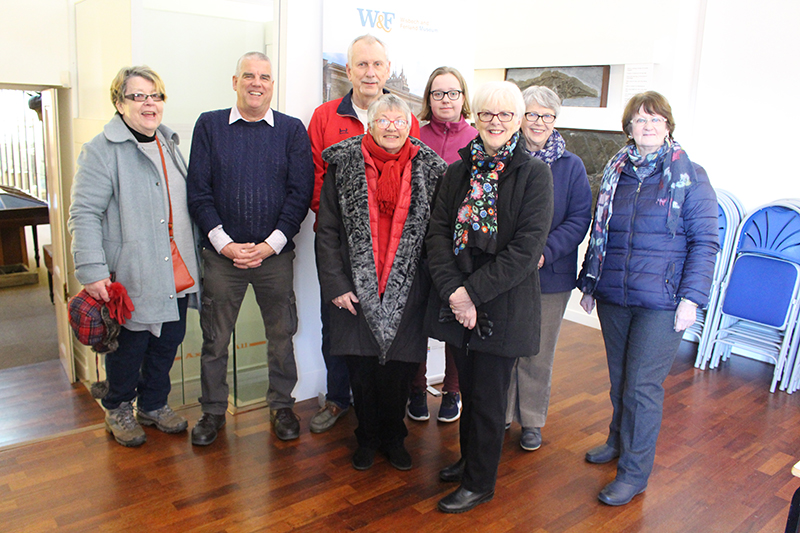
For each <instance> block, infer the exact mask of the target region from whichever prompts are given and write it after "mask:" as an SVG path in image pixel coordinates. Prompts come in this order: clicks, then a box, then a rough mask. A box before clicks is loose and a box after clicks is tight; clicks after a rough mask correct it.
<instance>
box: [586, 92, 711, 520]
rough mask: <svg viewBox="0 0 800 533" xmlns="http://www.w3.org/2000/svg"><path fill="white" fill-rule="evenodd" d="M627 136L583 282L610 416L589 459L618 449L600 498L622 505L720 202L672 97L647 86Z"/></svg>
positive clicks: (635, 487)
mask: <svg viewBox="0 0 800 533" xmlns="http://www.w3.org/2000/svg"><path fill="white" fill-rule="evenodd" d="M622 127H623V130H624V131H625V133H627V134H628V138H629V141H628V144H627V145H626V146H625V147H624V148H622V149H621V150H620V151H619V152H618V153H617V154H616V155H615V156H614V157H612V158H611V160H610V161H609V162H608V164H607V165H606V168H605V170H604V171H603V179H602V182H601V184H600V191H599V194H598V199H597V207H596V211H595V217H594V221H593V223H592V226H591V235H590V238H589V247H588V249H587V251H586V258H585V259H584V264H583V270H582V272H581V275H580V278H579V280H578V287H579V288H580V289H581V291H582V292H583V294H584V295H583V298H582V300H581V306H582V307H583V309H584V310H585V311H586V312H587V313H591V311H592V309H593V308H594V305H595V302H596V303H597V315H598V317H599V318H600V326H601V328H602V330H603V340H604V342H605V346H606V357H607V359H608V372H609V377H610V380H611V392H610V396H611V404H612V406H613V415H612V418H611V424H610V427H609V435H608V439H607V440H606V443H605V444H603V445H601V446H598V447H596V448H593V449H591V450H589V451H588V452H587V453H586V460H587V461H588V462H590V463H607V462H609V461H612V460H614V459H615V458H617V457H619V462H618V463H617V475H616V478H615V479H614V481H612V482H611V483H609V484H608V485H606V487H605V488H604V489H603V490H602V491H601V492H600V494H599V496H598V499H599V500H600V501H601V502H603V503H605V504H608V505H624V504H626V503H628V502H629V501H631V499H633V497H634V496H636V495H637V494H640V493H642V492H644V490H645V489H646V488H647V480H648V478H649V476H650V472H651V471H652V469H653V460H654V458H655V452H656V440H657V439H658V432H659V430H660V428H661V414H662V410H663V402H664V387H663V383H664V380H665V379H666V377H667V375H668V374H669V370H670V368H671V367H672V363H673V361H674V360H675V355H676V353H677V351H678V347H679V346H680V343H681V338H682V337H683V331H684V330H685V329H686V328H687V327H689V326H691V325H692V324H693V323H694V321H695V318H696V310H697V307H698V306H700V307H702V306H705V305H706V304H707V301H708V291H709V288H710V286H711V279H712V276H713V272H714V261H715V256H716V253H717V250H718V248H719V244H718V229H717V202H716V196H715V194H714V189H713V188H712V187H711V184H710V183H709V181H708V177H707V176H706V173H705V171H704V170H703V169H702V168H701V167H699V166H696V165H693V164H692V162H691V161H690V160H689V158H688V156H687V155H686V152H684V151H683V149H681V147H680V145H679V144H678V143H677V142H676V141H675V140H674V139H673V138H672V133H673V132H674V131H675V121H674V119H673V118H672V110H671V108H670V105H669V103H668V102H667V100H666V98H664V97H663V96H662V95H660V94H658V93H656V92H652V91H648V92H645V93H641V94H638V95H636V96H634V97H633V98H631V100H630V101H629V102H628V104H627V106H626V107H625V112H624V114H623V116H622Z"/></svg>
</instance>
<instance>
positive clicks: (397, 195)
mask: <svg viewBox="0 0 800 533" xmlns="http://www.w3.org/2000/svg"><path fill="white" fill-rule="evenodd" d="M367 116H368V120H369V131H368V133H367V134H365V135H359V136H357V137H352V138H350V139H347V140H344V141H342V142H340V143H339V144H336V145H334V146H331V147H329V148H327V149H326V150H324V151H323V152H322V158H323V159H324V160H325V161H327V163H328V172H327V175H326V176H325V181H324V182H323V186H322V193H321V195H320V206H319V214H318V215H317V237H316V252H317V272H318V273H319V281H320V285H321V287H322V295H323V298H324V299H325V301H327V302H330V317H331V355H333V356H336V357H345V358H346V362H347V368H348V370H349V373H350V387H351V389H352V391H353V406H354V407H355V412H356V416H357V417H358V428H357V429H356V432H355V433H356V438H357V440H358V449H357V450H356V452H355V454H354V455H353V459H352V464H353V468H355V469H356V470H366V469H368V468H370V467H371V466H372V464H373V461H374V457H375V453H376V451H378V450H381V451H383V452H384V453H385V454H386V455H387V456H388V458H389V462H390V463H391V465H392V466H394V467H395V468H397V469H398V470H408V469H410V468H411V456H410V455H409V454H408V452H407V451H406V449H405V447H404V445H403V441H404V439H405V437H406V436H407V435H408V430H407V429H406V426H405V422H404V421H403V418H404V417H405V407H406V403H407V402H408V394H409V390H410V385H411V379H412V378H413V377H414V374H415V373H416V371H417V369H418V368H419V363H420V362H421V361H423V360H424V359H425V357H426V355H427V337H426V336H425V334H424V333H423V332H422V325H423V318H424V314H425V307H426V303H427V298H428V292H429V289H430V277H429V275H428V271H427V265H426V262H425V259H424V239H425V233H426V231H427V229H428V221H429V219H430V214H431V203H432V199H433V193H434V190H435V188H436V184H437V183H438V181H439V178H440V176H441V175H442V173H443V172H444V170H445V168H447V165H446V163H445V162H444V161H443V160H442V159H441V158H440V157H439V156H438V155H436V153H435V152H434V151H433V150H431V149H430V148H428V147H427V146H425V145H424V144H422V143H421V142H419V141H418V140H416V139H411V138H409V136H408V134H409V129H410V127H411V111H410V110H409V108H408V105H406V103H405V102H404V101H403V100H401V99H400V98H398V97H397V96H394V95H390V94H387V95H383V96H381V97H380V98H378V99H377V100H376V101H375V102H373V103H372V104H371V105H370V106H369V109H368V111H367Z"/></svg>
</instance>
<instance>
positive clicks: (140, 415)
mask: <svg viewBox="0 0 800 533" xmlns="http://www.w3.org/2000/svg"><path fill="white" fill-rule="evenodd" d="M165 100H166V93H165V89H164V82H163V81H161V78H160V77H159V76H158V74H156V73H155V72H153V71H152V70H151V69H150V68H149V67H145V66H141V67H126V68H123V69H121V70H120V71H119V73H118V74H117V76H116V77H115V78H114V81H113V82H112V83H111V101H112V103H113V104H114V107H115V108H116V110H117V113H116V114H115V115H114V117H113V118H112V119H111V121H110V122H109V123H108V124H106V125H105V127H104V128H103V132H102V133H100V134H99V135H97V136H96V137H95V138H94V139H92V140H91V141H89V142H88V143H86V144H85V145H84V146H83V149H82V150H81V154H80V157H79V158H78V171H77V173H76V174H75V181H74V183H73V186H72V204H71V206H70V209H69V222H68V226H69V231H70V233H71V234H72V239H73V241H72V254H73V258H74V261H75V276H76V277H77V279H78V281H79V282H80V283H81V284H83V286H84V288H85V289H86V292H87V293H89V295H90V296H91V297H92V298H94V299H95V300H97V301H98V302H108V301H109V293H108V286H109V285H110V284H111V283H112V281H117V282H120V283H121V284H122V285H123V286H124V287H125V288H126V290H127V292H128V296H130V298H131V301H132V303H133V306H134V310H133V313H132V316H131V318H130V319H129V320H128V321H126V322H125V324H124V325H123V327H122V329H121V331H120V334H119V337H118V341H119V347H118V348H117V349H116V350H115V351H114V352H111V353H108V354H107V355H106V358H105V370H106V375H107V380H108V384H109V390H108V394H107V395H106V396H105V397H104V398H103V399H102V404H103V407H104V408H105V409H106V420H105V422H106V429H107V430H108V432H109V433H111V434H112V435H113V436H114V438H115V439H116V441H117V442H119V443H120V444H122V445H123V446H139V445H141V444H142V443H144V442H145V440H146V435H145V433H144V430H143V429H142V427H141V425H140V424H144V425H154V426H156V427H157V428H158V429H159V430H161V431H164V432H166V433H178V432H181V431H184V430H185V429H186V426H187V422H186V419H184V418H183V417H182V416H179V415H177V414H176V413H175V412H173V411H172V409H170V407H169V405H167V397H168V396H169V392H170V379H169V372H170V369H171V368H172V362H173V361H174V359H175V353H176V351H177V349H178V346H179V345H180V344H181V342H183V337H184V333H185V331H186V308H187V305H188V302H189V300H190V299H191V300H192V303H193V307H197V306H196V305H195V304H196V303H197V291H198V290H199V284H198V283H194V284H193V285H192V286H190V287H189V288H187V289H184V290H182V291H181V292H177V290H176V286H175V279H174V275H173V263H172V254H171V244H170V239H172V238H173V237H172V236H171V235H170V228H169V226H170V222H171V223H172V233H173V234H174V240H175V243H176V244H177V247H178V250H179V252H180V255H181V256H182V258H183V261H184V262H185V263H186V267H187V268H188V271H189V273H190V274H191V276H192V278H193V279H194V280H199V279H200V278H199V269H198V259H197V249H196V246H195V245H194V243H195V238H194V235H193V229H192V224H191V221H190V219H189V212H188V208H187V204H186V163H185V162H184V159H183V156H182V155H181V154H180V152H179V151H178V146H177V145H178V136H177V134H175V133H174V132H173V131H172V130H170V129H169V128H167V127H165V126H162V125H161V117H162V114H163V111H164V101H165ZM134 400H135V401H136V408H137V413H136V417H134V412H133V403H134Z"/></svg>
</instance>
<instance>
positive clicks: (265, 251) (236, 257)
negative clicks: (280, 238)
mask: <svg viewBox="0 0 800 533" xmlns="http://www.w3.org/2000/svg"><path fill="white" fill-rule="evenodd" d="M274 254H275V250H273V249H272V246H270V245H269V244H267V243H266V242H260V243H258V244H254V243H252V242H246V243H238V242H231V243H228V244H226V245H225V247H224V248H223V249H222V255H224V256H225V257H227V258H228V259H230V260H231V261H233V266H235V267H236V268H241V269H247V268H258V267H260V266H261V262H262V261H264V259H266V258H267V257H269V256H271V255H274Z"/></svg>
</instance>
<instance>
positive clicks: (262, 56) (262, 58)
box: [233, 52, 274, 78]
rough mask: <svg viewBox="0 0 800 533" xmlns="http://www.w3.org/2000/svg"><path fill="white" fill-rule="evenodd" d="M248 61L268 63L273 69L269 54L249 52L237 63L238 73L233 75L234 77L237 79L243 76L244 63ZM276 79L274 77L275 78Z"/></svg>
mask: <svg viewBox="0 0 800 533" xmlns="http://www.w3.org/2000/svg"><path fill="white" fill-rule="evenodd" d="M247 59H257V60H259V61H266V62H267V63H269V65H270V67H272V61H270V59H269V57H267V54H263V53H261V52H247V53H246V54H244V55H243V56H242V57H240V58H239V61H237V62H236V72H234V73H233V75H234V76H236V77H237V78H238V77H239V76H240V75H241V74H242V63H244V62H245V60H247ZM273 77H274V76H273Z"/></svg>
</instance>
